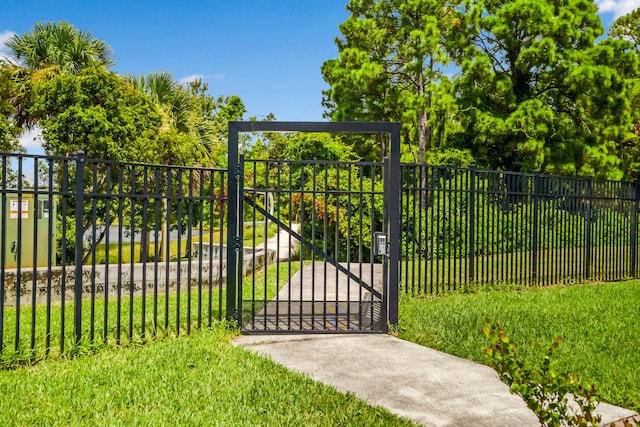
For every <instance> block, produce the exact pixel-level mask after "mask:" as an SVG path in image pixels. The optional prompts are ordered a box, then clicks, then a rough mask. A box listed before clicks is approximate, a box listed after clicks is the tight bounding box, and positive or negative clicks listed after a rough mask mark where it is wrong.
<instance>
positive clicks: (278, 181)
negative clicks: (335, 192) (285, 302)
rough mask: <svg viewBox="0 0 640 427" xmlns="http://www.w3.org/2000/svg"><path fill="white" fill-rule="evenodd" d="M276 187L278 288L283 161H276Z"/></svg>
mask: <svg viewBox="0 0 640 427" xmlns="http://www.w3.org/2000/svg"><path fill="white" fill-rule="evenodd" d="M276 185H277V187H276V189H277V190H275V191H274V192H275V193H276V194H277V200H278V210H277V215H278V234H276V288H278V287H279V285H280V224H282V219H281V217H280V215H281V213H282V162H280V161H277V162H276ZM275 323H276V324H275V328H276V329H279V328H280V292H276V322H275Z"/></svg>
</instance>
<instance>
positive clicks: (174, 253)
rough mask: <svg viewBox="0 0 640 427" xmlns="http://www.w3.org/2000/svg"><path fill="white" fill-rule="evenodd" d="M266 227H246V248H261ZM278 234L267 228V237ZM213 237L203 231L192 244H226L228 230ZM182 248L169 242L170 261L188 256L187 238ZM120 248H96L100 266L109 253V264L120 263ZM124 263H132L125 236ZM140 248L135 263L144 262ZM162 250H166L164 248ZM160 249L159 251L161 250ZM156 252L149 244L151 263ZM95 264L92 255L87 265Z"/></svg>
mask: <svg viewBox="0 0 640 427" xmlns="http://www.w3.org/2000/svg"><path fill="white" fill-rule="evenodd" d="M264 231H265V230H264V226H260V225H257V226H256V227H255V228H254V227H251V226H245V227H244V232H243V233H244V234H243V245H244V246H254V244H255V246H258V247H259V246H260V245H261V244H262V243H263V242H264V234H265V232H264ZM277 233H278V226H277V225H276V224H273V223H271V224H269V227H268V228H267V237H268V238H269V237H273V236H275V235H276V234H277ZM254 235H255V241H254ZM210 237H211V235H210V232H209V230H202V236H201V237H200V236H197V235H196V233H195V232H194V235H193V236H192V242H193V243H197V242H203V243H207V244H208V243H209V242H213V244H219V243H220V242H221V241H222V243H226V241H227V233H226V230H224V232H223V234H222V240H221V239H220V228H214V229H213V240H211V239H210ZM180 240H181V241H180V247H179V249H180V250H179V251H178V241H177V240H171V241H170V242H169V258H170V259H176V258H177V257H178V253H179V254H180V256H181V257H182V258H183V259H184V257H185V256H186V255H187V253H188V247H187V236H186V235H185V236H182V238H181V239H180ZM119 246H120V245H118V243H117V242H113V243H109V250H108V251H107V248H106V244H104V243H101V244H99V245H97V246H96V256H95V258H96V261H97V263H98V264H103V263H104V260H105V258H106V257H107V252H108V253H109V263H111V264H114V263H117V262H118V253H119ZM121 246H122V249H121V251H122V261H123V262H124V263H128V262H130V261H131V248H132V246H131V241H130V238H127V237H126V236H123V242H122V245H121ZM140 247H141V244H140V242H134V243H133V253H134V262H142V258H141V255H140V252H141V251H140ZM161 249H165V248H164V247H163V248H161ZM161 249H159V251H160V250H161ZM155 251H156V244H155V243H154V242H150V243H149V249H148V254H149V261H153V259H154V256H153V255H154V254H155ZM92 262H93V256H92V255H91V254H90V255H89V257H88V259H87V264H91V263H92Z"/></svg>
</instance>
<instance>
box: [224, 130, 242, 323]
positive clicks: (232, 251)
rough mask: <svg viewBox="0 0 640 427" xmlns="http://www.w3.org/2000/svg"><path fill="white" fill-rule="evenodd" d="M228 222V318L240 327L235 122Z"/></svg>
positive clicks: (230, 153) (230, 148) (230, 134)
mask: <svg viewBox="0 0 640 427" xmlns="http://www.w3.org/2000/svg"><path fill="white" fill-rule="evenodd" d="M228 138H229V144H228V167H229V177H228V202H227V203H228V210H229V211H228V213H227V217H228V221H227V307H226V317H227V319H229V320H232V319H233V320H235V321H236V323H237V324H238V326H241V325H240V319H239V318H238V312H237V305H236V292H237V287H238V266H237V252H236V248H235V245H234V242H235V240H236V237H237V235H238V203H239V201H238V178H239V177H240V172H241V171H240V168H239V164H238V128H237V126H236V124H235V123H234V122H229V125H228Z"/></svg>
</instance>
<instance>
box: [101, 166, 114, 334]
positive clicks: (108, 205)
mask: <svg viewBox="0 0 640 427" xmlns="http://www.w3.org/2000/svg"><path fill="white" fill-rule="evenodd" d="M105 178H106V186H105V201H104V204H105V210H104V217H105V219H104V226H105V227H106V229H107V231H106V234H105V242H104V245H105V246H104V247H105V255H104V311H103V322H102V339H103V341H104V342H107V336H108V334H109V256H110V254H111V253H110V248H111V247H110V243H111V242H110V236H111V197H112V194H111V165H106V170H105Z"/></svg>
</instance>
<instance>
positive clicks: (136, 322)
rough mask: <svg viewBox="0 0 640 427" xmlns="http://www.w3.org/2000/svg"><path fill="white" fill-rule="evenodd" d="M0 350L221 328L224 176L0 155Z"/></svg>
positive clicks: (34, 351)
mask: <svg viewBox="0 0 640 427" xmlns="http://www.w3.org/2000/svg"><path fill="white" fill-rule="evenodd" d="M1 161H2V163H1V168H2V182H1V185H0V266H1V269H0V350H2V352H4V353H5V354H7V353H11V352H12V351H13V352H22V353H25V352H26V354H28V355H30V357H37V356H38V355H39V354H42V353H44V354H48V353H50V352H52V351H53V352H57V351H60V352H64V351H65V343H69V342H71V343H75V344H76V345H80V344H89V345H91V344H101V343H106V342H110V341H114V342H116V343H121V342H135V341H139V340H143V339H145V338H148V337H153V336H156V335H158V334H162V335H167V334H180V333H183V332H187V333H188V332H189V331H190V329H191V328H192V327H200V326H203V325H211V324H212V322H213V321H214V319H222V318H223V312H222V300H223V296H222V292H221V289H220V287H219V284H220V282H221V280H222V279H223V277H224V276H225V270H226V269H225V264H226V257H225V256H224V254H226V251H225V249H224V244H223V242H224V239H225V238H226V232H225V230H224V229H225V209H226V195H225V191H224V189H225V186H226V174H227V171H226V169H225V170H223V169H211V168H200V167H177V166H157V165H145V164H132V163H118V162H109V161H101V160H94V159H89V158H85V156H84V155H83V154H82V153H78V154H77V155H76V156H72V157H66V158H59V157H49V156H34V155H18V154H16V155H13V154H12V155H9V154H3V155H2V159H1Z"/></svg>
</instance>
